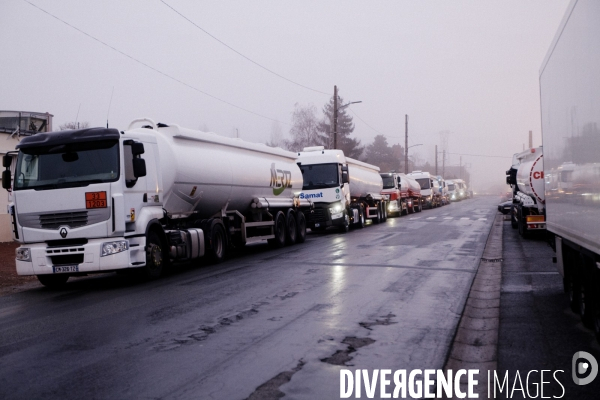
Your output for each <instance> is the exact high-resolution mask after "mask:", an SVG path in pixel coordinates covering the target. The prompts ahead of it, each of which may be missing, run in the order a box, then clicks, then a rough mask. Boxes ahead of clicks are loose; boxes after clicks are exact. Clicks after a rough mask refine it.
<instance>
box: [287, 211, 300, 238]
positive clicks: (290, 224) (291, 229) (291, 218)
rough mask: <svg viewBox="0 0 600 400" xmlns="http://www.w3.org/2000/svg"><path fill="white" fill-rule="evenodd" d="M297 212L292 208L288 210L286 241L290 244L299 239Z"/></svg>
mask: <svg viewBox="0 0 600 400" xmlns="http://www.w3.org/2000/svg"><path fill="white" fill-rule="evenodd" d="M295 214H296V213H295V212H294V210H292V209H290V210H288V212H287V217H286V222H287V232H286V242H287V244H288V245H292V244H295V243H296V241H297V240H298V229H297V228H298V227H297V226H296V225H297V224H296V215H295Z"/></svg>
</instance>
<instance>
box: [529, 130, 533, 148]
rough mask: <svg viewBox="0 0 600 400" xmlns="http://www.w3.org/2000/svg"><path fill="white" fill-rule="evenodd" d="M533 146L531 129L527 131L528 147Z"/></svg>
mask: <svg viewBox="0 0 600 400" xmlns="http://www.w3.org/2000/svg"><path fill="white" fill-rule="evenodd" d="M532 147H533V134H532V132H531V131H529V148H530V149H531V148H532Z"/></svg>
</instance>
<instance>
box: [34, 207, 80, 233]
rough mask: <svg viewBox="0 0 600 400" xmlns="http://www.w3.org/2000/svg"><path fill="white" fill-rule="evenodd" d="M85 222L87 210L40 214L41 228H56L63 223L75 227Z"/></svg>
mask: <svg viewBox="0 0 600 400" xmlns="http://www.w3.org/2000/svg"><path fill="white" fill-rule="evenodd" d="M87 223H88V213H87V211H79V212H67V213H57V214H42V215H40V226H41V228H42V229H58V228H59V227H61V226H64V225H66V226H68V227H69V228H77V227H79V226H85V225H87Z"/></svg>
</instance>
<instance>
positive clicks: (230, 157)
mask: <svg viewBox="0 0 600 400" xmlns="http://www.w3.org/2000/svg"><path fill="white" fill-rule="evenodd" d="M154 132H155V133H156V138H157V142H158V152H159V157H158V159H159V162H160V164H159V165H160V168H161V172H162V184H163V193H164V200H163V206H164V208H165V210H167V212H169V213H171V214H184V213H189V212H192V211H196V215H197V216H198V217H199V218H207V217H210V216H212V215H214V214H216V213H218V212H220V211H221V210H222V209H223V208H226V209H227V210H238V211H240V212H241V213H245V212H247V211H249V210H250V208H251V205H252V203H253V200H254V199H256V198H267V199H292V198H293V197H294V196H295V195H296V194H297V193H299V192H300V190H301V189H302V174H301V172H300V169H299V168H298V166H297V165H296V154H295V153H292V152H289V151H285V150H283V149H280V148H272V147H268V146H266V145H264V144H260V143H251V142H246V141H243V140H240V139H233V138H227V137H223V136H219V135H217V134H214V133H206V132H200V131H195V130H191V129H185V128H181V127H179V126H177V125H170V126H167V127H159V128H158V129H155V130H154ZM288 202H289V200H288ZM290 204H291V203H290Z"/></svg>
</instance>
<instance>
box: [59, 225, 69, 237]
mask: <svg viewBox="0 0 600 400" xmlns="http://www.w3.org/2000/svg"><path fill="white" fill-rule="evenodd" d="M58 233H60V236H61V237H62V238H63V239H64V238H66V237H67V228H65V227H62V228H60V231H58Z"/></svg>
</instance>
